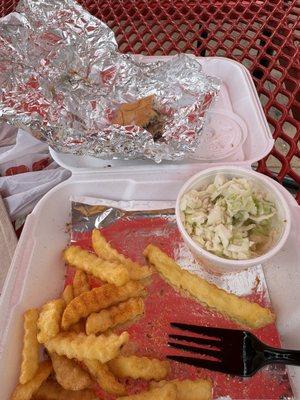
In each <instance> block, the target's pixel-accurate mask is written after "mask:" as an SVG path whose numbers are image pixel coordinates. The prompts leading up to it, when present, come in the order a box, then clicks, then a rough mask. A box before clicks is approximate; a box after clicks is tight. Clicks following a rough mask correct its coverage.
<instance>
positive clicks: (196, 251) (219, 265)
mask: <svg viewBox="0 0 300 400" xmlns="http://www.w3.org/2000/svg"><path fill="white" fill-rule="evenodd" d="M220 173H221V174H223V175H225V177H227V178H246V179H251V180H252V181H254V182H255V184H256V185H257V186H258V187H260V188H261V190H262V191H264V192H265V193H267V195H268V197H269V198H270V200H272V201H273V202H274V203H275V205H276V208H277V212H278V217H279V220H280V221H282V229H281V232H279V234H278V237H277V238H276V240H275V242H274V244H273V246H272V247H271V248H270V249H269V250H268V251H267V252H266V253H265V254H262V255H260V256H259V257H255V258H251V259H247V260H231V259H227V258H222V257H219V256H216V255H215V254H213V253H210V252H209V251H207V250H205V249H203V248H202V247H201V246H200V244H198V243H196V242H195V241H194V240H193V239H192V238H191V237H190V235H189V234H188V233H187V231H186V229H185V227H184V225H183V223H182V221H181V215H180V201H181V198H182V196H183V195H184V194H185V193H186V192H188V191H190V190H191V189H196V190H197V189H200V188H205V187H207V186H208V185H209V184H210V183H213V181H214V178H215V176H216V175H217V174H220ZM176 221H177V226H178V229H179V231H180V233H181V235H182V238H183V240H184V242H185V243H186V245H187V246H188V247H189V249H190V251H191V252H192V254H193V255H194V256H195V258H196V259H198V260H199V262H200V263H201V264H202V265H203V266H204V267H205V268H206V269H208V270H210V271H211V272H214V273H228V272H238V271H242V270H244V269H247V268H250V267H252V266H255V265H259V264H263V263H264V262H266V261H267V260H269V259H270V258H272V257H274V256H275V254H276V253H278V251H279V250H280V249H281V248H282V246H283V245H284V243H285V242H286V240H287V238H288V235H289V232H290V229H291V214H290V209H289V207H288V205H287V203H286V201H285V199H284V197H283V196H282V194H281V193H280V192H279V190H278V189H277V188H276V186H275V185H274V183H273V182H272V179H271V178H268V177H267V176H265V175H262V174H260V173H258V172H255V171H252V170H248V169H244V168H240V167H230V166H229V167H227V166H221V167H213V168H208V169H205V170H203V171H201V172H199V173H198V174H196V175H194V176H192V177H191V178H190V179H189V180H188V181H187V182H186V183H185V184H184V185H183V187H182V188H181V189H180V191H179V194H178V196H177V201H176Z"/></svg>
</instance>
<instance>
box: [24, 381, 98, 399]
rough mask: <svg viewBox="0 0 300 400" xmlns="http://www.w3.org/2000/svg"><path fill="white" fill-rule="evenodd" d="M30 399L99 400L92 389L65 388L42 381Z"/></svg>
mask: <svg viewBox="0 0 300 400" xmlns="http://www.w3.org/2000/svg"><path fill="white" fill-rule="evenodd" d="M32 400H100V399H99V398H98V397H97V396H96V395H95V393H94V392H93V391H92V390H88V389H84V390H77V391H71V390H65V389H63V388H62V387H61V386H60V385H59V384H58V383H56V382H52V381H46V382H44V383H43V384H42V385H41V387H40V388H39V389H38V391H37V392H36V393H35V394H34V397H33V399H32Z"/></svg>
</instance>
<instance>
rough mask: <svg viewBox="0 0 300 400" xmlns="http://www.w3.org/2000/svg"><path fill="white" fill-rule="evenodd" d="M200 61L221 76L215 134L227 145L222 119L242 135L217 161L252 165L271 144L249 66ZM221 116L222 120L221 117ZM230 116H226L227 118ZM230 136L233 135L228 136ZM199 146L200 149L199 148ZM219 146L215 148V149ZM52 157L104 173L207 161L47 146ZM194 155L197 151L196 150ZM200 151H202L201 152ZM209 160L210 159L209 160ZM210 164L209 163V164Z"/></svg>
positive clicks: (226, 61) (218, 60)
mask: <svg viewBox="0 0 300 400" xmlns="http://www.w3.org/2000/svg"><path fill="white" fill-rule="evenodd" d="M139 58H140V59H142V60H143V61H145V62H147V61H155V60H168V59H170V58H171V57H145V56H140V57H139ZM198 60H199V61H200V63H201V64H202V67H203V71H204V72H205V73H207V74H208V75H213V76H217V77H219V78H221V80H222V82H223V83H222V86H221V90H220V93H219V96H218V98H217V101H216V102H215V104H214V105H213V106H212V109H211V113H213V114H215V115H214V116H215V117H217V118H215V119H217V120H218V121H219V123H218V124H217V126H215V125H214V128H215V129H216V130H217V133H218V137H219V139H220V142H221V144H222V145H223V146H228V145H229V141H228V130H226V129H225V123H224V122H225V121H226V122H227V123H230V121H231V123H233V126H232V131H231V132H232V134H233V135H234V134H236V133H237V132H236V130H237V129H240V130H241V131H242V133H243V134H244V135H245V138H244V139H245V140H244V143H243V144H242V146H240V147H239V148H237V149H236V151H235V152H234V154H229V153H228V156H227V157H225V158H223V159H221V158H218V163H222V164H231V165H233V164H236V165H251V164H252V163H254V162H255V161H258V160H260V159H261V158H263V157H264V156H265V155H266V154H268V153H269V152H270V151H271V149H272V147H273V145H274V140H273V138H272V135H271V132H270V129H269V126H268V123H267V121H266V118H265V115H264V113H263V110H262V107H261V106H260V102H259V98H258V95H257V92H256V89H255V86H254V84H253V81H252V78H251V75H250V73H249V72H248V70H247V69H246V68H245V67H244V66H243V65H242V64H240V63H238V62H236V61H233V60H229V59H227V58H222V57H207V58H198ZM222 117H223V120H222ZM227 118H229V120H227ZM231 139H233V138H231ZM200 150H201V149H200ZM219 152H220V150H219V151H218V153H219ZM50 153H51V155H52V157H53V158H54V159H55V160H56V161H57V162H58V163H59V164H60V165H62V166H63V167H65V168H68V169H71V170H72V171H74V172H75V171H76V172H79V171H83V170H85V171H86V170H91V169H98V170H99V168H101V170H102V171H103V173H105V172H108V171H109V169H110V168H108V166H111V167H112V168H114V169H115V170H117V171H122V170H123V169H124V168H126V170H127V171H128V172H132V171H135V170H136V168H137V167H138V168H147V169H148V170H149V171H150V170H151V171H153V170H156V169H160V170H166V169H168V170H170V169H172V170H176V169H178V168H179V167H180V169H185V170H189V169H190V168H194V170H195V171H197V168H198V167H199V165H201V166H202V165H203V163H204V162H205V163H208V161H207V160H202V161H199V160H183V161H178V162H169V161H164V162H162V163H161V164H155V163H154V162H152V161H145V160H128V161H123V160H101V159H98V158H95V157H86V156H74V155H71V154H63V153H58V152H56V151H54V150H53V149H50ZM195 154H196V155H199V152H197V151H196V153H195ZM201 154H202V153H201ZM216 154H217V152H216V151H215V152H213V157H212V159H211V162H212V161H213V162H214V163H215V162H216V158H217V157H216ZM208 164H209V163H208ZM210 166H211V165H210Z"/></svg>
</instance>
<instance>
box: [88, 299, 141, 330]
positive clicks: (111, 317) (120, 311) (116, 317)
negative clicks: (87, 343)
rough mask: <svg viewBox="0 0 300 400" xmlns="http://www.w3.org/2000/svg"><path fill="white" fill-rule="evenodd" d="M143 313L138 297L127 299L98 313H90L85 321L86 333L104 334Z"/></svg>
mask: <svg viewBox="0 0 300 400" xmlns="http://www.w3.org/2000/svg"><path fill="white" fill-rule="evenodd" d="M143 313H144V301H143V299H141V298H140V297H138V298H133V299H129V300H127V301H124V302H123V303H120V304H117V305H116V306H112V307H110V308H107V309H105V310H102V311H100V312H99V313H92V314H91V315H89V317H88V318H87V320H86V327H85V329H86V333H87V334H88V335H89V334H91V333H98V332H105V331H106V330H107V329H109V328H114V327H115V326H117V325H121V324H124V323H125V322H127V321H130V320H133V319H134V318H136V317H137V316H139V315H141V314H143Z"/></svg>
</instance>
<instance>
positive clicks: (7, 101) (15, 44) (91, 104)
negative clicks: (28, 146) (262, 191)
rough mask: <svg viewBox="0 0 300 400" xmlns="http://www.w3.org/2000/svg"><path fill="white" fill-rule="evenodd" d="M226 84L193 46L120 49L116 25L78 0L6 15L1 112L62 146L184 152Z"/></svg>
mask: <svg viewBox="0 0 300 400" xmlns="http://www.w3.org/2000/svg"><path fill="white" fill-rule="evenodd" d="M219 87H220V81H219V79H217V78H215V77H209V76H207V75H206V74H204V73H203V71H202V67H201V64H200V62H199V61H198V60H197V59H196V58H195V57H193V56H191V55H186V54H179V55H177V56H174V57H171V58H169V59H168V60H167V61H156V62H145V59H142V58H141V57H137V56H134V55H130V54H122V53H120V52H119V51H118V46H117V43H116V39H115V36H114V33H113V31H112V30H111V29H109V28H108V26H107V25H105V24H104V23H103V22H101V21H100V20H98V19H97V18H95V17H94V16H92V15H91V14H89V13H88V12H87V11H85V10H84V9H83V8H82V7H81V6H80V5H79V4H77V3H76V2H75V1H72V0H21V1H20V3H19V5H18V7H17V12H14V13H11V14H9V15H8V16H6V17H4V18H2V19H1V20H0V120H2V121H6V122H8V123H10V124H13V125H16V126H19V127H22V128H24V129H26V130H27V131H30V132H31V133H32V134H33V135H34V136H36V137H38V138H40V139H42V140H44V141H46V142H47V143H48V144H49V145H50V146H51V147H52V148H54V149H55V150H56V151H59V152H64V153H72V154H77V155H90V156H94V157H99V158H106V159H112V158H120V159H139V158H143V159H152V160H154V161H156V162H160V161H162V160H178V159H182V158H185V157H187V156H188V155H190V154H191V153H192V152H193V151H194V150H195V149H196V148H197V144H198V141H199V137H200V135H201V133H202V128H203V124H204V120H205V112H206V110H207V109H208V108H209V106H210V105H211V103H212V102H213V100H214V98H215V97H216V95H217V93H218V90H219Z"/></svg>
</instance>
